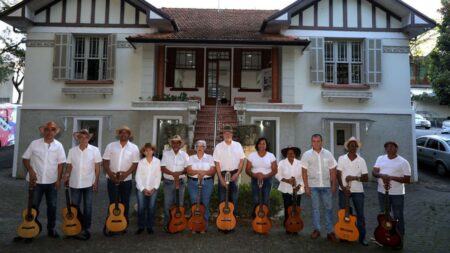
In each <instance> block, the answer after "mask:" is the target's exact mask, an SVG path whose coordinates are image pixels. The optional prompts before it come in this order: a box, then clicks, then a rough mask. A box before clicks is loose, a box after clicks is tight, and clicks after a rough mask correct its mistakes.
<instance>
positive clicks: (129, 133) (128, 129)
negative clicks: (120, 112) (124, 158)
mask: <svg viewBox="0 0 450 253" xmlns="http://www.w3.org/2000/svg"><path fill="white" fill-rule="evenodd" d="M124 130H125V131H127V132H128V135H130V136H131V135H132V132H131V129H130V128H129V127H128V126H127V125H123V126H121V127H119V128H117V129H116V135H119V133H120V132H122V131H124Z"/></svg>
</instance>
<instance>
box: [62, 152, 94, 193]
mask: <svg viewBox="0 0 450 253" xmlns="http://www.w3.org/2000/svg"><path fill="white" fill-rule="evenodd" d="M101 161H102V155H101V154H100V151H99V150H98V148H97V147H95V146H92V145H89V144H88V146H87V147H86V148H85V149H84V150H81V149H80V146H79V145H78V146H75V147H73V148H71V149H70V150H69V154H68V155H67V164H71V165H72V171H71V172H70V180H69V186H70V187H72V188H77V189H80V188H86V187H91V186H92V184H93V183H94V182H95V164H97V163H100V162H101Z"/></svg>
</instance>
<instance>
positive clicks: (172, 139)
mask: <svg viewBox="0 0 450 253" xmlns="http://www.w3.org/2000/svg"><path fill="white" fill-rule="evenodd" d="M176 141H179V142H180V143H181V145H180V146H181V147H183V146H184V141H183V138H181V136H179V135H178V134H177V135H174V136H172V138H170V139H169V144H170V146H172V143H173V142H176Z"/></svg>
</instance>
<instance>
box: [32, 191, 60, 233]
mask: <svg viewBox="0 0 450 253" xmlns="http://www.w3.org/2000/svg"><path fill="white" fill-rule="evenodd" d="M44 194H45V201H46V202H47V230H53V229H54V228H55V223H56V198H57V191H56V189H55V184H54V183H53V184H36V187H35V188H34V192H33V204H32V205H33V208H36V210H39V206H40V205H41V200H42V196H43V195H44Z"/></svg>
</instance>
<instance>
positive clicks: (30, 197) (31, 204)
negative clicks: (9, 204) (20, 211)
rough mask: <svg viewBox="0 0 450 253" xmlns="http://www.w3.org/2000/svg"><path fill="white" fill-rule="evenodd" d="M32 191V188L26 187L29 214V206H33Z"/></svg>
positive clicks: (28, 212)
mask: <svg viewBox="0 0 450 253" xmlns="http://www.w3.org/2000/svg"><path fill="white" fill-rule="evenodd" d="M33 191H34V190H33V188H29V189H28V203H27V215H31V208H32V206H33Z"/></svg>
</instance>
